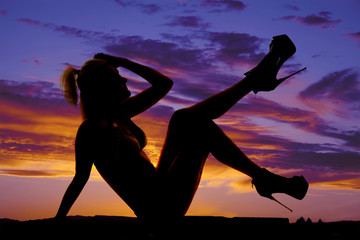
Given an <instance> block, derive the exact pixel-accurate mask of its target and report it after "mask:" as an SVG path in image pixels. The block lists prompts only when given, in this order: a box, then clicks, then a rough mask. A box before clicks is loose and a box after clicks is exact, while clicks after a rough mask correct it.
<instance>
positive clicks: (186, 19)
mask: <svg viewBox="0 0 360 240" xmlns="http://www.w3.org/2000/svg"><path fill="white" fill-rule="evenodd" d="M166 25H167V26H171V27H173V26H181V27H186V28H206V27H208V26H209V25H210V24H209V23H206V22H204V21H203V20H202V19H201V18H200V17H198V16H180V17H172V20H171V21H170V22H169V23H167V24H166Z"/></svg>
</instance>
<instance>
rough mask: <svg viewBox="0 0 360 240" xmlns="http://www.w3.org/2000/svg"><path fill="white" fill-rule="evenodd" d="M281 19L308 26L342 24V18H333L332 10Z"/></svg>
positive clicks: (325, 27)
mask: <svg viewBox="0 0 360 240" xmlns="http://www.w3.org/2000/svg"><path fill="white" fill-rule="evenodd" d="M279 20H287V21H289V20H295V21H297V22H298V23H300V24H303V25H306V26H317V27H321V28H323V29H327V28H334V27H335V25H337V24H340V23H341V22H342V20H341V19H336V20H334V19H332V13H331V12H326V11H323V12H319V13H318V14H311V15H308V16H305V17H302V16H285V17H282V18H280V19H279Z"/></svg>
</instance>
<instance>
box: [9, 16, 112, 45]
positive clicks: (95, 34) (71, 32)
mask: <svg viewBox="0 0 360 240" xmlns="http://www.w3.org/2000/svg"><path fill="white" fill-rule="evenodd" d="M16 21H17V22H19V23H23V24H28V25H31V26H34V27H40V28H44V29H50V30H52V31H54V32H59V33H63V34H65V35H66V36H69V37H78V38H84V39H88V40H97V39H100V38H101V39H103V40H108V41H114V40H115V39H114V36H113V35H112V34H106V33H104V32H101V31H91V30H83V29H79V28H74V27H69V26H64V25H56V24H53V23H42V22H40V21H37V20H33V19H29V18H20V19H17V20H16Z"/></svg>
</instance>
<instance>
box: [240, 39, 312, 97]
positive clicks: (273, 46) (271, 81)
mask: <svg viewBox="0 0 360 240" xmlns="http://www.w3.org/2000/svg"><path fill="white" fill-rule="evenodd" d="M295 52H296V47H295V45H294V43H293V42H292V41H291V40H290V38H289V37H288V36H287V35H280V36H274V37H273V40H272V42H271V43H270V50H269V53H268V54H267V55H266V56H265V57H264V59H263V60H262V61H261V62H260V63H259V65H258V66H256V67H255V68H253V69H252V70H250V71H248V72H246V73H245V75H246V76H249V77H253V78H254V84H253V91H254V93H255V94H256V93H257V92H259V91H265V92H269V91H272V90H274V89H275V88H276V87H277V86H279V85H280V84H281V83H282V82H284V81H285V80H286V79H288V78H290V77H292V76H294V75H295V74H298V73H300V72H301V71H304V70H305V69H306V67H305V68H303V69H301V70H299V71H297V72H295V73H293V74H290V75H289V76H286V77H284V78H281V79H276V75H277V73H278V71H279V69H280V67H281V66H282V65H283V64H284V63H285V61H286V60H288V59H289V58H290V57H291V56H292V55H294V53H295Z"/></svg>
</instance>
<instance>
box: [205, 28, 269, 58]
mask: <svg viewBox="0 0 360 240" xmlns="http://www.w3.org/2000/svg"><path fill="white" fill-rule="evenodd" d="M207 37H208V40H209V41H210V42H211V44H215V45H217V46H216V47H215V48H216V49H215V53H216V59H218V60H223V61H225V62H226V63H229V64H230V63H234V62H245V61H246V62H249V63H253V64H254V63H258V62H260V60H261V59H262V58H263V57H264V56H265V54H264V53H259V51H260V44H261V43H263V42H264V39H261V38H258V37H256V36H252V35H249V34H246V33H221V32H211V33H208V34H207Z"/></svg>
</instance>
